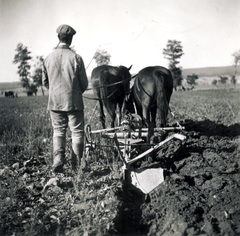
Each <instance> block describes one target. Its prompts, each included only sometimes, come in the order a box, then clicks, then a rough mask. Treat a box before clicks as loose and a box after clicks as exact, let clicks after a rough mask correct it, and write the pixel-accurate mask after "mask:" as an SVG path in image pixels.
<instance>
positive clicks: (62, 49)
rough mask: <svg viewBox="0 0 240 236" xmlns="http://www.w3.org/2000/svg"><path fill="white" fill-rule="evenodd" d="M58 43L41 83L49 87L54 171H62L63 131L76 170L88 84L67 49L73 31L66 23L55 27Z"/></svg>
mask: <svg viewBox="0 0 240 236" xmlns="http://www.w3.org/2000/svg"><path fill="white" fill-rule="evenodd" d="M57 33H58V38H59V44H58V46H57V47H56V48H55V49H54V51H53V52H52V53H50V54H49V55H48V56H47V57H46V59H45V60H44V62H43V73H42V75H43V78H42V80H43V84H44V86H45V87H46V88H48V89H49V98H48V106H47V109H48V110H50V117H51V121H52V126H53V165H52V170H53V171H54V172H62V171H63V166H64V163H65V162H66V159H65V147H66V131H67V128H68V125H69V128H70V130H71V135H72V156H71V161H72V168H73V169H74V170H75V171H76V170H77V166H78V165H79V163H80V161H81V158H82V155H83V149H84V104H83V99H82V93H83V92H84V91H85V90H86V88H87V86H88V79H87V75H86V71H85V67H84V62H83V59H82V57H81V56H80V55H78V54H76V53H75V52H73V51H72V50H71V49H70V47H69V46H70V45H71V43H72V38H73V35H75V34H76V31H75V30H74V29H73V28H72V27H71V26H69V25H60V26H59V27H58V28H57Z"/></svg>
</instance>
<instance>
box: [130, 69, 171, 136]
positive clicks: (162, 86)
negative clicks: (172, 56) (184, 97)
mask: <svg viewBox="0 0 240 236" xmlns="http://www.w3.org/2000/svg"><path fill="white" fill-rule="evenodd" d="M172 91H173V78H172V74H171V72H170V71H169V70H168V69H166V68H164V67H161V66H152V67H146V68H144V69H142V70H141V71H139V73H138V75H137V76H136V79H135V81H134V85H133V87H132V90H131V94H130V97H129V99H128V100H127V101H126V110H128V111H129V112H131V113H134V105H135V108H136V112H137V114H138V115H140V116H141V117H142V120H143V124H144V126H145V127H149V132H150V127H151V128H152V127H165V126H166V123H167V115H168V110H169V102H170V98H171V95H172ZM157 115H158V119H156V116H157ZM149 135H150V134H149Z"/></svg>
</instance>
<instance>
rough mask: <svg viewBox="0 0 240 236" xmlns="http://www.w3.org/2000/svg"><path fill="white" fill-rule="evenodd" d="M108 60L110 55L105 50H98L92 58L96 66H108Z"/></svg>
mask: <svg viewBox="0 0 240 236" xmlns="http://www.w3.org/2000/svg"><path fill="white" fill-rule="evenodd" d="M110 58H111V55H110V54H109V53H108V52H107V51H106V50H105V49H98V50H97V51H96V52H95V54H94V56H93V59H94V60H95V62H96V64H97V66H101V65H108V64H109V63H110Z"/></svg>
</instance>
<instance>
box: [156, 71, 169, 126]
mask: <svg viewBox="0 0 240 236" xmlns="http://www.w3.org/2000/svg"><path fill="white" fill-rule="evenodd" d="M155 78H156V90H157V91H156V94H157V97H156V100H157V121H156V125H157V127H165V126H166V124H167V116H168V110H169V101H170V97H171V94H172V85H171V80H172V77H171V75H166V74H165V73H163V72H161V71H156V72H155Z"/></svg>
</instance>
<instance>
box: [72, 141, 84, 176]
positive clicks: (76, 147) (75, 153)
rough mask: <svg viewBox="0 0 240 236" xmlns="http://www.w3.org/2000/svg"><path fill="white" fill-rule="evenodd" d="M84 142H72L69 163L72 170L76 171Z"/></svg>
mask: <svg viewBox="0 0 240 236" xmlns="http://www.w3.org/2000/svg"><path fill="white" fill-rule="evenodd" d="M83 149H84V143H83V142H80V143H72V157H71V164H72V169H73V171H75V172H76V171H77V170H78V167H79V166H80V164H81V160H82V157H83Z"/></svg>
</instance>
